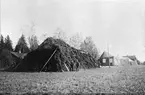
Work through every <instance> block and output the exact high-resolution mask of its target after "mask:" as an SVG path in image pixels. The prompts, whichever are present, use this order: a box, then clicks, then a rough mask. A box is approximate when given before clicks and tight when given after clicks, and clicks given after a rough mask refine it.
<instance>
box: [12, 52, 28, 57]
mask: <svg viewBox="0 0 145 95" xmlns="http://www.w3.org/2000/svg"><path fill="white" fill-rule="evenodd" d="M11 54H13V55H14V56H16V57H18V58H22V59H23V58H24V57H25V56H26V55H27V53H18V52H11Z"/></svg>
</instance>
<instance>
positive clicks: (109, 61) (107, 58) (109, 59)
mask: <svg viewBox="0 0 145 95" xmlns="http://www.w3.org/2000/svg"><path fill="white" fill-rule="evenodd" d="M99 61H100V63H101V66H109V65H110V66H113V64H114V56H112V55H111V54H109V53H108V52H106V51H104V52H103V53H102V55H101V57H100V59H99Z"/></svg>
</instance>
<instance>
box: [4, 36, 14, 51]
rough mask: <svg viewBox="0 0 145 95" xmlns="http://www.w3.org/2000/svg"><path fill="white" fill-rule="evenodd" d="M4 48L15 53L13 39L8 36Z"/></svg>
mask: <svg viewBox="0 0 145 95" xmlns="http://www.w3.org/2000/svg"><path fill="white" fill-rule="evenodd" d="M4 48H5V49H8V50H10V51H13V47H12V41H11V39H10V37H9V36H7V37H6V38H5V45H4Z"/></svg>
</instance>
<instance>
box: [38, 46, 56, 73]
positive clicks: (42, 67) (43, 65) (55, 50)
mask: <svg viewBox="0 0 145 95" xmlns="http://www.w3.org/2000/svg"><path fill="white" fill-rule="evenodd" d="M56 50H57V48H56V49H55V51H54V52H53V54H51V56H50V57H49V59H48V60H47V61H46V63H45V64H44V65H43V67H42V68H41V70H40V72H41V71H42V70H43V69H44V67H45V66H46V65H47V63H48V62H49V61H50V59H51V58H52V56H53V55H54V54H55V53H56Z"/></svg>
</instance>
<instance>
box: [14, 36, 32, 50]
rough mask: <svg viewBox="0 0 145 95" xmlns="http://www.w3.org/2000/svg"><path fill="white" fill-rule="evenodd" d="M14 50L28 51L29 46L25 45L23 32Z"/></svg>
mask: <svg viewBox="0 0 145 95" xmlns="http://www.w3.org/2000/svg"><path fill="white" fill-rule="evenodd" d="M15 52H19V53H28V52H29V48H28V46H27V43H26V40H25V36H24V35H23V34H22V36H21V38H20V39H19V41H18V43H17V45H16V47H15Z"/></svg>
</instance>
